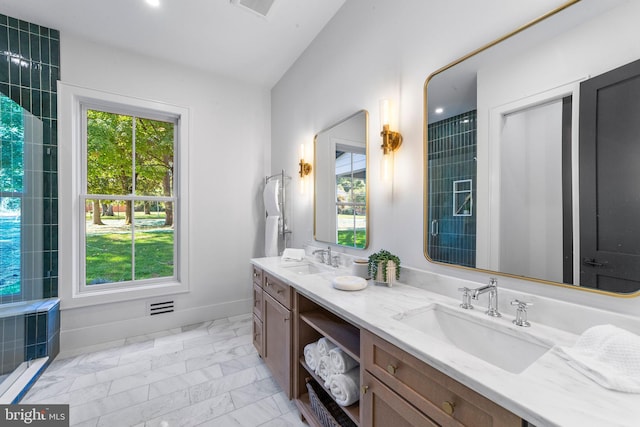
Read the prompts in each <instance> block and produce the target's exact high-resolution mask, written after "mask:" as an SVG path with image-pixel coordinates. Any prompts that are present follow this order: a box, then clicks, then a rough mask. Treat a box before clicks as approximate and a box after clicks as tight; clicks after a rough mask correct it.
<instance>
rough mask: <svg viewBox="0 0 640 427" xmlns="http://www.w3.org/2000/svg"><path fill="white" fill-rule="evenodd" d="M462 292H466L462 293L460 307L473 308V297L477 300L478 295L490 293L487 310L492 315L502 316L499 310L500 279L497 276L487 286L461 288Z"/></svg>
mask: <svg viewBox="0 0 640 427" xmlns="http://www.w3.org/2000/svg"><path fill="white" fill-rule="evenodd" d="M459 290H460V291H461V292H464V293H463V295H462V299H463V301H462V304H460V307H462V308H465V309H470V308H473V306H472V305H471V299H474V300H477V299H478V297H479V296H480V295H482V294H485V293H488V294H489V305H488V307H487V311H486V312H485V313H486V314H487V315H489V316H491V317H502V314H500V312H499V311H498V280H497V279H495V278H493V277H492V278H491V279H489V284H488V285H487V286H482V287H479V288H476V289H469V288H460V289H459Z"/></svg>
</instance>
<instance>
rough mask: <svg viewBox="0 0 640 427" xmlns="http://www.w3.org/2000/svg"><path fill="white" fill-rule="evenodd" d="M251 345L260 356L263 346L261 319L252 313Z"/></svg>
mask: <svg viewBox="0 0 640 427" xmlns="http://www.w3.org/2000/svg"><path fill="white" fill-rule="evenodd" d="M253 346H254V347H255V348H256V350H257V351H258V354H259V355H260V357H262V356H263V354H262V353H263V352H262V349H263V347H264V340H263V335H262V320H261V319H259V318H258V317H257V316H256V315H255V314H254V315H253Z"/></svg>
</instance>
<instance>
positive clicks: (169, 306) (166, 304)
mask: <svg viewBox="0 0 640 427" xmlns="http://www.w3.org/2000/svg"><path fill="white" fill-rule="evenodd" d="M148 306H149V316H155V315H157V314H164V313H173V311H174V308H175V305H174V302H173V301H172V300H171V301H157V302H150V303H149V304H148Z"/></svg>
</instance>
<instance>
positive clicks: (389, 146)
mask: <svg viewBox="0 0 640 427" xmlns="http://www.w3.org/2000/svg"><path fill="white" fill-rule="evenodd" d="M390 122H391V112H390V106H389V100H388V99H383V100H381V101H380V125H381V128H382V131H381V132H380V136H381V137H382V145H381V146H380V148H382V163H381V165H380V166H381V168H380V173H381V175H382V180H383V181H390V180H391V178H392V177H393V153H394V152H395V151H396V150H397V149H398V148H400V146H401V145H402V135H400V132H395V131H392V130H389V126H390Z"/></svg>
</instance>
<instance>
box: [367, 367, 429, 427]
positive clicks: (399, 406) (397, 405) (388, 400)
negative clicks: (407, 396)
mask: <svg viewBox="0 0 640 427" xmlns="http://www.w3.org/2000/svg"><path fill="white" fill-rule="evenodd" d="M360 408H361V414H362V425H363V426H370V427H388V426H393V427H415V426H425V427H439V425H438V424H436V423H434V422H433V421H432V420H430V419H429V417H427V416H426V415H424V414H423V413H422V412H420V411H418V410H417V409H416V408H414V407H413V406H411V405H410V404H409V403H408V402H407V401H406V400H404V399H403V398H401V397H400V396H398V395H397V394H395V393H394V392H393V391H392V390H390V389H389V388H388V387H387V386H385V385H384V384H382V383H381V382H380V381H378V380H377V379H376V378H375V377H374V376H373V375H371V374H370V373H369V372H367V371H362V390H361V392H360Z"/></svg>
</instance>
